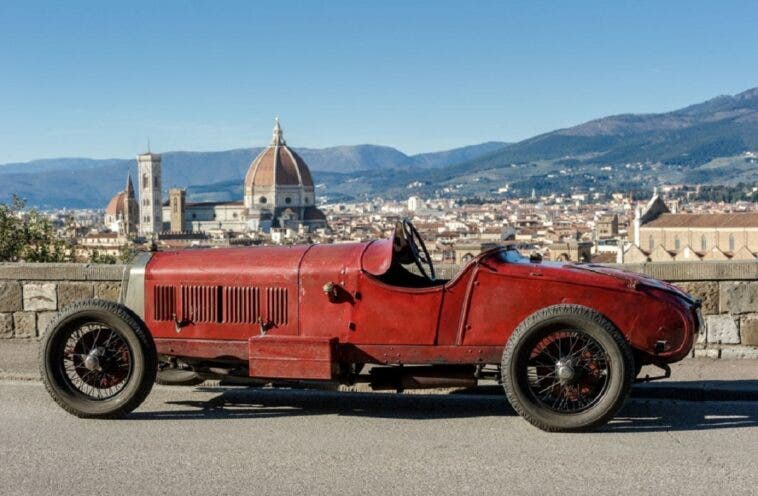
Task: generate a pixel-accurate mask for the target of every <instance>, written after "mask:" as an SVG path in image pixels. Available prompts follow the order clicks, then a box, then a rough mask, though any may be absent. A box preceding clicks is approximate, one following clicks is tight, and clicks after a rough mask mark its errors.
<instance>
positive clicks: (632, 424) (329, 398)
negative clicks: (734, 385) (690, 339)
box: [0, 381, 758, 495]
mask: <svg viewBox="0 0 758 496" xmlns="http://www.w3.org/2000/svg"><path fill="white" fill-rule="evenodd" d="M756 487H758V402H728V401H723V402H684V401H669V400H666V401H664V400H646V399H633V400H630V401H629V402H628V403H627V405H626V406H625V407H624V409H623V410H622V412H621V414H620V415H619V417H618V418H617V419H616V420H614V422H613V423H612V424H610V425H609V426H608V427H607V428H606V429H605V430H604V431H602V432H598V433H592V434H573V435H572V434H547V433H543V432H541V431H538V430H536V429H534V428H532V427H531V426H529V425H528V424H526V423H525V422H524V421H522V420H521V419H520V418H518V417H517V416H515V415H514V413H513V411H512V410H511V409H510V408H509V407H508V406H507V403H506V402H505V400H504V399H503V398H501V397H496V396H481V395H480V396H461V395H436V396H432V395H428V396H427V395H394V394H376V393H373V394H367V393H334V392H325V391H302V390H301V391H287V390H248V389H220V388H196V389H186V388H170V387H160V386H158V387H156V388H155V389H154V390H153V393H152V394H151V396H150V397H149V399H148V401H147V402H146V403H145V404H144V405H143V406H142V407H141V408H140V409H138V410H137V411H136V412H135V413H134V414H132V416H131V417H130V418H129V419H128V420H120V421H92V420H79V419H76V418H74V417H71V416H69V415H68V414H66V413H65V412H63V411H62V410H60V409H59V408H58V407H57V406H55V405H54V404H53V402H52V401H51V400H50V399H49V398H48V397H47V395H46V393H45V391H44V388H43V387H42V385H41V384H39V383H37V382H30V381H27V382H23V381H19V382H14V381H0V494H2V495H11V494H24V495H27V494H61V495H68V494H77V495H82V494H183V495H185V494H186V495H189V494H205V495H210V494H214V495H215V494H232V493H235V494H256V495H259V494H287V495H290V494H308V495H311V494H335V493H336V494H341V495H353V494H361V495H364V494H383V495H387V494H461V493H470V494H495V493H499V494H585V493H586V494H593V493H599V494H619V493H634V494H653V493H657V494H685V493H686V494H750V493H752V494H755V492H754V491H755V488H756ZM588 491H592V492H588Z"/></svg>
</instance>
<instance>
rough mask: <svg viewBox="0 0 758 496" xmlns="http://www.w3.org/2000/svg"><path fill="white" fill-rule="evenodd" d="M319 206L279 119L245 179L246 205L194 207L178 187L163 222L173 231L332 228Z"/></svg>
mask: <svg viewBox="0 0 758 496" xmlns="http://www.w3.org/2000/svg"><path fill="white" fill-rule="evenodd" d="M315 203H316V195H315V188H314V185H313V178H312V177H311V172H310V170H309V169H308V166H307V164H306V163H305V161H304V160H303V159H302V158H301V157H300V156H299V155H298V154H297V153H295V151H294V150H292V149H291V148H289V147H288V146H287V143H286V142H285V141H284V136H283V132H282V128H281V126H280V125H279V120H278V119H277V120H276V123H275V125H274V131H273V136H272V140H271V144H270V145H269V146H268V147H266V148H265V149H264V150H263V151H261V152H260V153H259V154H258V156H257V157H256V158H255V159H254V160H253V161H252V162H251V164H250V166H249V168H248V171H247V174H246V175H245V183H244V199H243V201H235V202H202V203H192V202H188V201H186V196H185V192H184V191H183V190H179V189H172V190H171V191H170V192H169V201H168V203H167V204H166V205H164V206H163V210H162V216H161V220H162V223H163V222H165V223H167V224H168V225H170V229H171V231H172V232H198V231H203V232H210V231H214V230H220V231H233V232H250V231H263V232H270V231H271V229H272V228H281V229H289V230H294V231H303V230H304V231H308V230H315V229H318V228H323V227H326V217H325V216H324V214H323V213H322V212H321V210H319V209H318V208H317V207H316V206H315Z"/></svg>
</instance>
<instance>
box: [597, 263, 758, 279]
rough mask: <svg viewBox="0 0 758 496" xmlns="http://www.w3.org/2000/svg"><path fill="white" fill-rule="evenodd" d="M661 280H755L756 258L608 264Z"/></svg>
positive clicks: (756, 272)
mask: <svg viewBox="0 0 758 496" xmlns="http://www.w3.org/2000/svg"><path fill="white" fill-rule="evenodd" d="M609 266H611V267H616V268H619V269H623V270H627V271H630V272H638V273H640V274H645V275H648V276H651V277H655V278H656V279H661V280H663V281H744V280H747V281H755V280H758V260H740V261H730V260H723V261H713V262H647V263H641V264H613V265H609Z"/></svg>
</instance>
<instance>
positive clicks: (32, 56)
mask: <svg viewBox="0 0 758 496" xmlns="http://www.w3.org/2000/svg"><path fill="white" fill-rule="evenodd" d="M685 5H686V6H687V8H686V9H685V8H683V7H684V6H685ZM434 7H435V8H434V9H431V8H430V4H428V3H423V2H414V3H405V2H403V3H389V4H383V5H382V6H380V7H379V6H373V5H365V4H364V5H356V4H351V3H337V2H335V3H329V4H316V3H306V4H301V5H295V4H291V3H286V2H284V3H277V4H276V5H275V6H273V8H272V6H271V5H268V4H256V5H249V4H243V3H232V4H225V6H224V8H222V9H218V8H213V9H212V8H211V7H210V5H208V6H204V5H192V6H186V5H181V7H179V6H178V4H171V3H163V4H160V5H150V4H147V3H140V2H138V3H136V4H131V3H130V4H129V5H121V6H109V7H108V9H107V11H106V10H105V9H103V8H102V7H100V6H98V5H97V4H95V3H86V2H73V3H67V4H66V5H65V6H60V5H57V4H53V3H46V2H40V3H37V4H34V5H32V6H30V5H29V4H27V3H24V4H23V5H22V4H20V3H19V4H17V5H9V4H3V5H2V6H0V28H1V29H0V33H2V34H0V39H2V40H3V41H4V42H3V43H2V44H0V61H2V62H3V64H4V66H5V67H8V68H11V70H9V71H7V72H6V75H5V77H4V78H3V79H2V81H0V109H2V111H3V114H4V116H5V119H3V121H2V122H0V150H2V151H1V152H0V163H7V162H19V161H26V160H32V159H39V158H50V157H61V156H86V157H92V158H106V157H128V156H132V155H134V153H135V150H142V149H143V148H144V147H145V146H146V142H147V140H148V139H151V141H152V146H153V148H154V149H159V150H163V151H168V150H203V151H205V150H208V151H212V150H224V149H230V148H240V147H248V146H256V145H257V144H260V143H261V142H265V141H266V139H267V138H266V134H267V133H265V132H264V131H262V130H265V129H267V128H268V123H269V122H270V121H271V118H272V117H274V116H276V115H282V116H283V117H284V118H285V119H286V122H287V125H288V129H289V131H290V132H291V133H292V135H294V136H298V143H299V145H300V146H301V147H313V148H320V147H327V146H333V145H351V144H362V143H371V144H381V145H390V146H394V147H396V148H398V149H400V150H402V151H403V152H405V153H408V154H412V153H418V152H428V151H434V150H443V149H449V148H454V147H457V146H462V145H468V144H472V143H480V142H484V141H489V140H497V141H518V140H521V139H524V138H528V137H530V136H533V135H536V134H539V133H541V132H547V131H551V130H553V129H557V128H562V127H566V126H570V125H574V124H578V123H581V122H584V121H586V120H589V119H592V118H597V117H601V116H605V115H612V114H618V113H626V112H633V113H645V112H661V111H666V110H673V109H675V108H679V107H683V106H686V105H689V104H692V103H697V102H699V101H702V100H705V99H708V98H711V97H713V96H714V95H718V94H724V93H729V94H733V93H738V92H740V91H743V90H745V89H747V88H750V87H753V86H756V84H758V68H754V67H752V66H751V64H747V63H745V61H747V60H751V59H753V58H754V55H755V46H758V43H756V41H758V35H756V34H755V32H754V30H752V29H751V26H752V24H753V23H754V21H755V20H756V18H758V9H756V8H755V7H754V6H753V5H751V4H749V3H745V2H731V3H730V4H729V5H724V4H719V5H709V4H701V5H698V6H695V7H694V8H693V6H692V4H691V3H689V2H688V3H686V4H684V3H680V2H671V3H667V4H665V5H659V4H657V3H635V4H634V5H625V6H620V5H613V6H608V5H605V4H601V3H594V2H585V3H582V4H581V5H578V6H577V5H574V4H572V5H570V6H562V5H554V6H547V5H544V4H518V5H516V4H507V5H501V4H499V3H494V2H485V3H477V4H476V5H473V6H466V7H461V6H460V5H457V4H455V3H439V2H435V3H434ZM72 27H73V28H74V29H72ZM419 27H423V29H419ZM388 33H392V36H388ZM420 33H423V35H421V34H420ZM263 74H265V75H266V76H265V77H262V75H263Z"/></svg>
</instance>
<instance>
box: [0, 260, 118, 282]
mask: <svg viewBox="0 0 758 496" xmlns="http://www.w3.org/2000/svg"><path fill="white" fill-rule="evenodd" d="M127 267H128V266H127V265H107V264H83V263H26V262H20V263H9V262H5V263H0V280H15V281H119V282H120V281H121V280H122V278H123V276H124V270H125V269H126V268H127Z"/></svg>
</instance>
